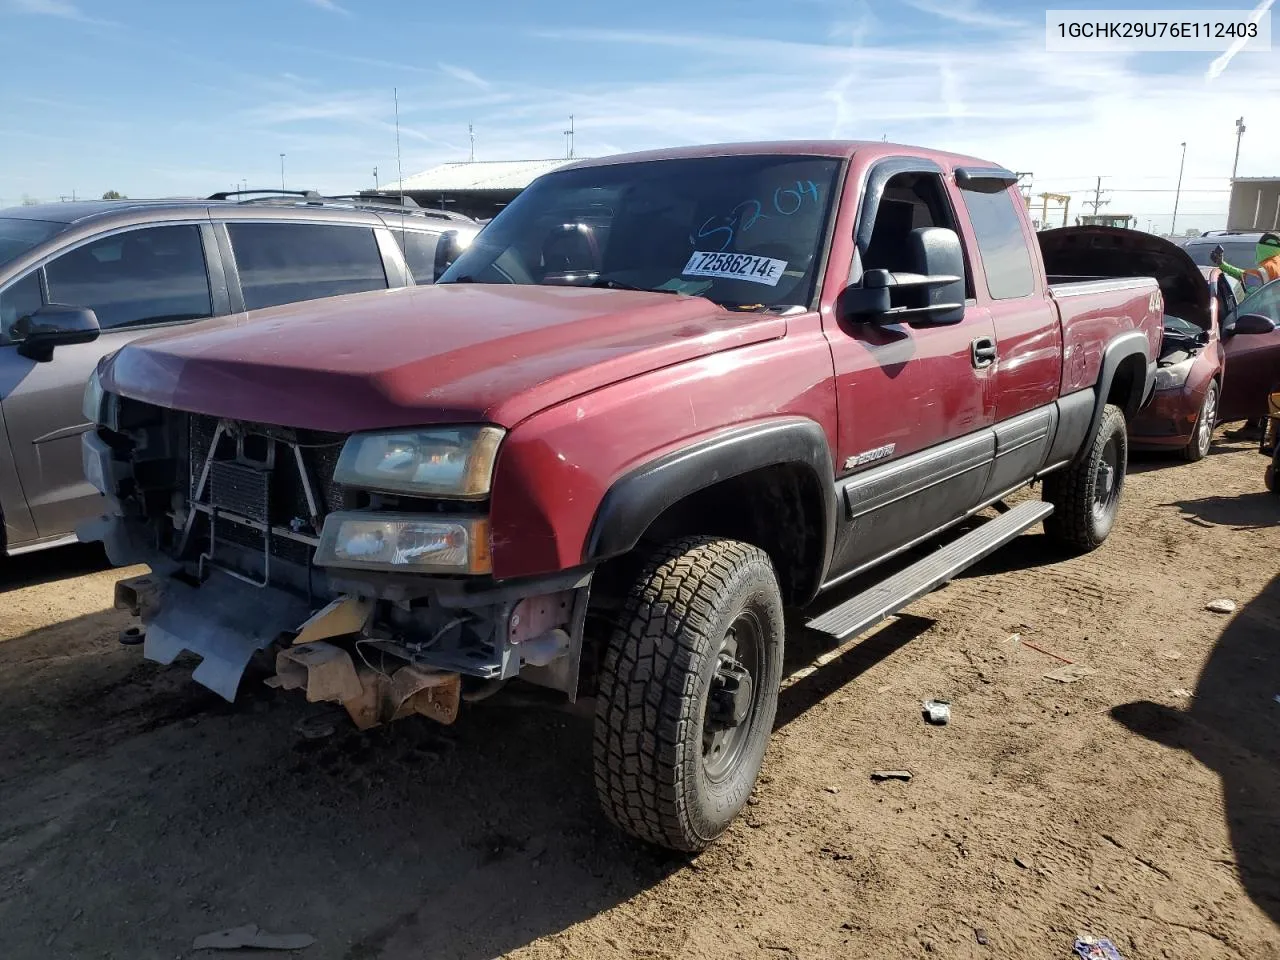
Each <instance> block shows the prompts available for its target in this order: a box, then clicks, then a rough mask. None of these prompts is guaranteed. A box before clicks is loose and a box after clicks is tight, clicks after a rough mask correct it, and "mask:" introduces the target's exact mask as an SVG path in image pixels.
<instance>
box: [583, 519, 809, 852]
mask: <svg viewBox="0 0 1280 960" xmlns="http://www.w3.org/2000/svg"><path fill="white" fill-rule="evenodd" d="M783 640H784V630H783V619H782V599H781V595H780V592H779V589H778V581H777V577H776V576H775V574H774V570H773V565H772V564H771V563H770V562H769V557H768V556H767V555H766V554H765V553H764V551H762V550H760V549H759V548H757V547H754V546H751V545H750V544H746V543H740V542H738V541H735V540H721V539H715V538H711V537H692V538H686V539H682V540H678V541H676V542H674V543H671V544H669V545H667V546H665V547H663V548H661V549H659V550H657V551H656V552H655V553H654V554H653V555H652V556H651V557H650V558H649V560H648V562H647V563H646V564H645V565H644V568H643V570H642V572H641V573H640V575H639V577H638V578H637V579H636V582H635V584H634V585H633V586H632V588H631V591H630V592H629V594H628V596H627V600H626V603H625V605H624V607H623V610H622V613H621V616H620V617H619V618H618V622H617V625H616V626H615V627H614V629H613V630H612V631H611V634H610V637H609V641H608V644H607V646H606V648H605V650H604V655H603V656H602V658H601V664H600V671H599V693H598V696H597V699H596V719H595V743H594V765H595V781H596V791H597V793H598V794H599V797H600V802H601V804H602V805H603V807H604V810H605V813H606V814H607V815H608V817H609V819H610V820H612V821H613V822H614V823H615V824H616V825H617V826H619V827H620V828H622V829H623V830H625V831H626V832H627V833H630V834H632V835H633V836H636V837H639V838H640V839H641V840H646V841H649V842H650V843H655V844H658V845H660V846H664V847H668V848H671V849H673V850H682V851H697V850H702V849H703V848H705V847H706V846H707V845H708V844H710V843H711V841H713V840H714V839H715V838H716V837H718V836H719V835H720V834H721V833H723V832H724V831H725V829H726V828H727V827H728V826H729V824H730V823H731V822H732V820H733V818H734V817H736V816H737V815H738V812H739V811H740V810H741V809H742V807H743V805H744V804H745V803H746V802H747V797H748V796H750V794H751V790H752V788H753V787H754V786H755V782H756V777H757V776H758V775H759V773H760V766H761V764H762V763H763V762H764V753H765V748H766V747H767V746H768V744H769V735H770V733H771V731H772V729H773V719H774V715H775V713H776V712H777V706H778V688H779V684H780V682H781V678H782V649H783Z"/></svg>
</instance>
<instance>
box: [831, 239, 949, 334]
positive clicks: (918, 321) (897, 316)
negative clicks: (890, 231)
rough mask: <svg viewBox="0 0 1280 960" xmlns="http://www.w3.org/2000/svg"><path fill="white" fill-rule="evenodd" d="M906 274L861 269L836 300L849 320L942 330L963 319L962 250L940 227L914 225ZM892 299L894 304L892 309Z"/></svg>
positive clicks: (908, 243) (909, 244)
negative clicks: (857, 278) (857, 279)
mask: <svg viewBox="0 0 1280 960" xmlns="http://www.w3.org/2000/svg"><path fill="white" fill-rule="evenodd" d="M906 253H907V262H908V263H909V264H910V265H911V267H912V268H913V269H912V271H911V272H905V273H897V272H892V271H889V270H881V269H872V270H868V271H866V273H864V274H863V277H862V283H861V284H858V285H855V286H850V287H846V288H845V289H844V290H843V291H842V292H841V295H840V297H839V299H838V301H837V309H838V311H839V312H840V315H841V316H842V317H847V318H848V319H850V320H856V321H862V322H869V323H880V324H896V323H908V324H911V325H912V326H921V327H924V326H947V325H950V324H954V323H959V322H960V321H961V320H963V319H964V293H965V279H964V278H965V273H964V250H963V248H962V247H961V245H960V237H959V235H957V234H956V232H955V231H954V230H948V229H946V228H945V227H919V228H917V229H915V230H912V231H911V233H910V234H909V235H908V237H907V250H906ZM894 301H897V302H898V305H897V306H894Z"/></svg>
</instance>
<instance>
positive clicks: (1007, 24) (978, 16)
mask: <svg viewBox="0 0 1280 960" xmlns="http://www.w3.org/2000/svg"><path fill="white" fill-rule="evenodd" d="M907 5H908V6H911V7H915V8H916V9H917V10H919V11H920V12H921V13H927V14H929V15H930V16H934V17H940V18H941V19H943V20H948V21H950V22H952V23H958V24H961V25H962V26H966V27H985V28H987V29H991V30H1006V29H1010V28H1013V27H1021V26H1025V24H1023V23H1021V22H1020V21H1018V20H1011V19H1009V18H1008V17H1002V16H1000V15H999V14H998V13H992V12H991V11H990V10H983V9H982V8H981V7H979V6H978V5H977V4H976V3H972V2H969V0H907Z"/></svg>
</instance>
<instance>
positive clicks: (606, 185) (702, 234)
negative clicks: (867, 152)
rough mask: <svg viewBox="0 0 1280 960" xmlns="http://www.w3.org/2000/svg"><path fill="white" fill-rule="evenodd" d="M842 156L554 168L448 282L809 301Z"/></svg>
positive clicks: (736, 303) (740, 301)
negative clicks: (547, 285)
mask: <svg viewBox="0 0 1280 960" xmlns="http://www.w3.org/2000/svg"><path fill="white" fill-rule="evenodd" d="M840 164H841V161H840V160H837V159H831V158H825V157H797V156H776V155H775V156H721V157H696V158H688V159H676V160H658V161H647V162H631V163H618V164H609V165H602V166H591V167H583V168H581V169H576V170H562V171H558V172H556V173H551V174H547V175H546V176H544V177H541V178H539V179H538V180H536V181H534V183H533V184H531V185H530V186H529V187H528V189H526V190H525V191H523V192H522V193H521V194H520V195H519V196H518V197H516V199H515V200H514V201H512V203H511V204H510V206H508V207H507V208H506V209H504V210H503V211H502V213H500V214H499V215H498V216H497V217H495V218H494V220H493V222H492V223H490V224H489V225H488V226H487V227H485V229H484V230H483V231H481V233H480V235H479V236H478V237H476V239H475V241H474V242H473V243H472V244H471V246H470V247H469V248H468V249H467V250H466V251H465V252H464V253H463V254H462V255H461V256H460V257H459V258H458V259H457V260H456V261H455V262H454V264H453V265H452V266H451V267H450V268H449V269H448V270H447V271H445V273H444V274H443V275H442V276H441V277H440V281H439V282H440V283H517V284H555V285H568V286H579V287H606V288H614V289H625V290H655V291H662V292H667V293H681V294H688V295H692V296H703V297H706V298H708V299H710V300H712V301H714V302H716V303H719V304H721V305H723V306H726V307H736V308H743V309H752V308H755V309H764V308H769V307H781V306H807V305H808V304H809V303H810V301H811V300H812V298H813V292H814V286H815V284H816V282H817V274H818V270H819V267H820V265H821V261H822V251H823V246H824V239H825V236H826V227H827V218H828V216H829V214H830V211H831V206H832V197H833V194H834V192H835V187H836V183H837V174H838V172H839V170H840Z"/></svg>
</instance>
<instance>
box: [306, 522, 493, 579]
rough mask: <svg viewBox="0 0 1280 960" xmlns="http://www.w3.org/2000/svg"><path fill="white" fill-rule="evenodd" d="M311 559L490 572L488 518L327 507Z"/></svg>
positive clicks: (339, 563) (417, 569)
mask: <svg viewBox="0 0 1280 960" xmlns="http://www.w3.org/2000/svg"><path fill="white" fill-rule="evenodd" d="M315 562H316V564H317V565H319V566H324V567H351V568H355V569H362V570H384V571H396V570H401V571H404V572H405V573H471V574H477V573H489V572H491V571H492V568H493V565H492V562H491V560H490V557H489V522H488V520H486V519H484V518H470V517H468V518H452V519H439V518H435V517H431V516H426V515H422V514H388V513H331V514H329V516H328V517H327V518H326V519H325V522H324V530H323V531H322V532H321V534H320V546H319V547H318V548H317V549H316V559H315Z"/></svg>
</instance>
